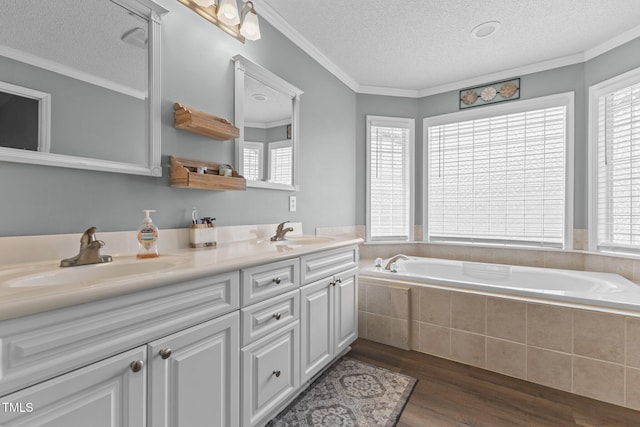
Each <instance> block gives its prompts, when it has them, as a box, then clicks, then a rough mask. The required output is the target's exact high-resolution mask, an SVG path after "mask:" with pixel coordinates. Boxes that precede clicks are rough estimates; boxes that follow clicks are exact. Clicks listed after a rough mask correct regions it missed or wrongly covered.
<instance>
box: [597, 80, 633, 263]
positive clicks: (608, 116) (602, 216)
mask: <svg viewBox="0 0 640 427" xmlns="http://www.w3.org/2000/svg"><path fill="white" fill-rule="evenodd" d="M597 126H598V133H597V141H598V142H597V157H598V171H597V174H598V178H597V190H596V191H597V201H598V202H597V211H598V214H597V224H598V225H597V228H598V232H597V239H598V249H600V250H605V251H606V250H610V251H623V252H636V253H640V83H638V84H635V85H632V86H627V87H624V88H621V89H618V90H615V91H613V92H610V93H608V94H606V95H603V96H600V97H599V99H598V124H597Z"/></svg>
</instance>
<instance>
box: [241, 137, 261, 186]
mask: <svg viewBox="0 0 640 427" xmlns="http://www.w3.org/2000/svg"><path fill="white" fill-rule="evenodd" d="M263 146H264V144H263V143H261V142H250V141H245V142H244V149H243V162H244V163H243V169H242V173H243V174H244V177H245V178H246V179H249V180H252V181H259V180H261V179H262V163H263V160H262V159H263Z"/></svg>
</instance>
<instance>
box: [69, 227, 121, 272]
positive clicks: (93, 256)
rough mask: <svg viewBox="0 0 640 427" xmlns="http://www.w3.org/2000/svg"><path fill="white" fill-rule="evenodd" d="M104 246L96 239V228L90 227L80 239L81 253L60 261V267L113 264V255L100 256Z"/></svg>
mask: <svg viewBox="0 0 640 427" xmlns="http://www.w3.org/2000/svg"><path fill="white" fill-rule="evenodd" d="M103 246H104V242H103V241H102V240H97V239H96V228H95V227H90V228H87V230H86V231H85V232H84V233H83V234H82V237H81V238H80V252H79V253H78V255H76V256H74V257H73V258H67V259H63V260H62V261H60V267H75V266H78V265H87V264H102V263H104V262H111V261H113V258H111V255H100V248H101V247H103Z"/></svg>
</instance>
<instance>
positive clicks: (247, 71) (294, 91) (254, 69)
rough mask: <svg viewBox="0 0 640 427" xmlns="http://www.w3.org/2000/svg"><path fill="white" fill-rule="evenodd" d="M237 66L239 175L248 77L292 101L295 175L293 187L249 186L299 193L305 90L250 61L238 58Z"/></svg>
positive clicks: (261, 183)
mask: <svg viewBox="0 0 640 427" xmlns="http://www.w3.org/2000/svg"><path fill="white" fill-rule="evenodd" d="M233 61H234V63H235V121H236V123H235V125H236V126H237V127H238V128H239V129H240V136H239V137H238V138H237V139H236V167H237V169H238V172H239V173H240V175H242V174H243V173H244V170H243V169H244V151H243V150H244V122H245V120H244V77H245V75H248V76H250V77H252V78H254V79H256V80H258V81H259V82H261V83H264V84H265V85H267V86H269V87H271V88H272V89H275V90H277V91H278V92H281V93H283V94H285V95H286V96H288V97H289V98H291V132H292V134H291V138H292V146H293V162H292V165H293V172H292V175H293V176H292V177H291V182H292V185H287V184H279V183H275V182H268V181H252V180H247V187H256V188H268V189H271V190H284V191H299V190H300V185H299V174H298V169H299V168H298V158H299V157H298V156H299V154H300V151H299V150H300V144H299V139H300V126H299V123H300V96H301V95H302V94H303V93H304V92H303V91H302V90H300V89H298V88H297V87H295V86H293V85H292V84H291V83H289V82H287V81H286V80H284V79H282V78H280V77H278V76H277V75H275V74H274V73H272V72H271V71H269V70H267V69H266V68H263V67H261V66H260V65H258V64H256V63H254V62H252V61H251V60H249V59H247V58H245V57H243V56H242V55H236V56H234V57H233Z"/></svg>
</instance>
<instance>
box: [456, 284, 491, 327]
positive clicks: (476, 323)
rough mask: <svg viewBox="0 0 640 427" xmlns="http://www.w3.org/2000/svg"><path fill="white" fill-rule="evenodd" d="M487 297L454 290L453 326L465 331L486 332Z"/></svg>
mask: <svg viewBox="0 0 640 427" xmlns="http://www.w3.org/2000/svg"><path fill="white" fill-rule="evenodd" d="M486 308H487V306H486V297H485V296H483V295H474V294H465V293H460V292H453V293H452V294H451V327H452V328H455V329H462V330H464V331H469V332H476V333H479V334H484V333H485V322H486Z"/></svg>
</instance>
